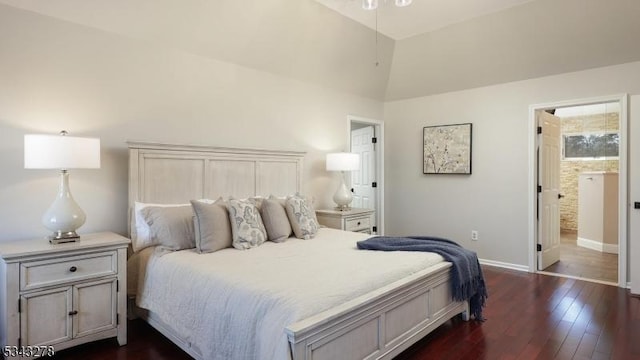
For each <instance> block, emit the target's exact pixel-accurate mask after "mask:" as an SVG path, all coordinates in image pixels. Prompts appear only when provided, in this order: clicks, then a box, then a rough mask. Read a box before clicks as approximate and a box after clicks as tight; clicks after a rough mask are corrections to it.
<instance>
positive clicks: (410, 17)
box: [316, 0, 532, 40]
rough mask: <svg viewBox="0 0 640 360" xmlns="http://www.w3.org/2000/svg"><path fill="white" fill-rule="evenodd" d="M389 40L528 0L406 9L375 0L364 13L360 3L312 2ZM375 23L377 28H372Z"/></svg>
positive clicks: (420, 0)
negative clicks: (374, 7) (375, 3)
mask: <svg viewBox="0 0 640 360" xmlns="http://www.w3.org/2000/svg"><path fill="white" fill-rule="evenodd" d="M316 1H318V2H319V3H321V4H323V5H325V6H326V7H328V8H331V9H333V10H335V11H337V12H339V13H340V14H342V15H344V16H346V17H348V18H351V19H353V20H355V21H357V22H359V23H361V24H364V25H366V26H367V27H369V28H371V29H376V28H377V29H378V31H380V33H382V34H385V35H387V36H389V37H390V38H392V39H395V40H400V39H404V38H408V37H410V36H414V35H419V34H423V33H427V32H431V31H433V30H437V29H440V28H443V27H445V26H448V25H451V24H456V23H460V22H463V21H466V20H470V19H473V18H476V17H479V16H482V15H486V14H490V13H494V12H497V11H501V10H504V9H507V8H510V7H512V6H516V5H520V4H523V3H526V2H529V1H532V0H482V1H478V0H446V1H436V0H413V2H412V4H411V5H409V6H406V7H396V6H394V0H379V6H378V9H377V10H373V11H372V10H364V9H363V8H362V0H316ZM376 20H377V26H376Z"/></svg>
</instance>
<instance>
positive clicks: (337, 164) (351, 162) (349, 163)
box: [327, 152, 360, 171]
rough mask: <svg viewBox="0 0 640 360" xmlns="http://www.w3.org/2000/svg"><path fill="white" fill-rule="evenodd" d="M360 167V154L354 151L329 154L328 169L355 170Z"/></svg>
mask: <svg viewBox="0 0 640 360" xmlns="http://www.w3.org/2000/svg"><path fill="white" fill-rule="evenodd" d="M358 169H360V155H358V154H354V153H344V152H342V153H332V154H327V171H354V170H358Z"/></svg>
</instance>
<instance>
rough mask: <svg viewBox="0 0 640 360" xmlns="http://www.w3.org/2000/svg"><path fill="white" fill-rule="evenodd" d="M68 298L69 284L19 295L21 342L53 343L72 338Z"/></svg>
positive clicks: (70, 294) (69, 297)
mask: <svg viewBox="0 0 640 360" xmlns="http://www.w3.org/2000/svg"><path fill="white" fill-rule="evenodd" d="M71 300H72V288H71V287H65V288H57V289H52V290H46V291H39V292H36V293H30V294H24V295H22V296H21V297H20V301H21V306H20V307H21V313H20V336H21V338H22V345H52V344H57V343H59V342H62V341H67V340H71V316H70V315H69V312H70V311H71Z"/></svg>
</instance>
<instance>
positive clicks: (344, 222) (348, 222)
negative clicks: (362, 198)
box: [316, 208, 375, 234]
mask: <svg viewBox="0 0 640 360" xmlns="http://www.w3.org/2000/svg"><path fill="white" fill-rule="evenodd" d="M374 214H375V210H374V209H357V208H353V209H351V210H349V211H338V210H316V217H317V218H318V222H319V223H320V225H324V226H326V227H330V228H334V229H340V230H346V231H354V232H361V233H366V234H371V232H372V229H371V224H372V223H373V216H374Z"/></svg>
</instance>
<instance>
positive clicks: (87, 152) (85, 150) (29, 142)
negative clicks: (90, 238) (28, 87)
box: [24, 131, 100, 244]
mask: <svg viewBox="0 0 640 360" xmlns="http://www.w3.org/2000/svg"><path fill="white" fill-rule="evenodd" d="M24 168H25V169H59V170H60V188H59V191H58V195H57V196H56V199H55V201H54V202H53V204H51V207H49V209H48V210H47V211H46V212H45V213H44V215H43V216H42V224H43V225H44V227H45V228H47V229H49V230H51V231H52V232H53V234H52V235H51V236H49V242H50V243H52V244H58V243H64V242H74V241H78V240H79V239H80V236H79V235H78V234H77V233H76V230H77V229H78V228H79V227H80V226H82V225H83V224H84V222H85V220H86V215H85V213H84V211H82V209H81V208H80V206H78V204H77V203H76V201H75V200H74V199H73V196H71V191H70V190H69V171H68V170H69V169H98V168H100V139H97V138H84V137H74V136H67V132H66V131H61V132H60V135H44V134H43V135H25V136H24Z"/></svg>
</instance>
